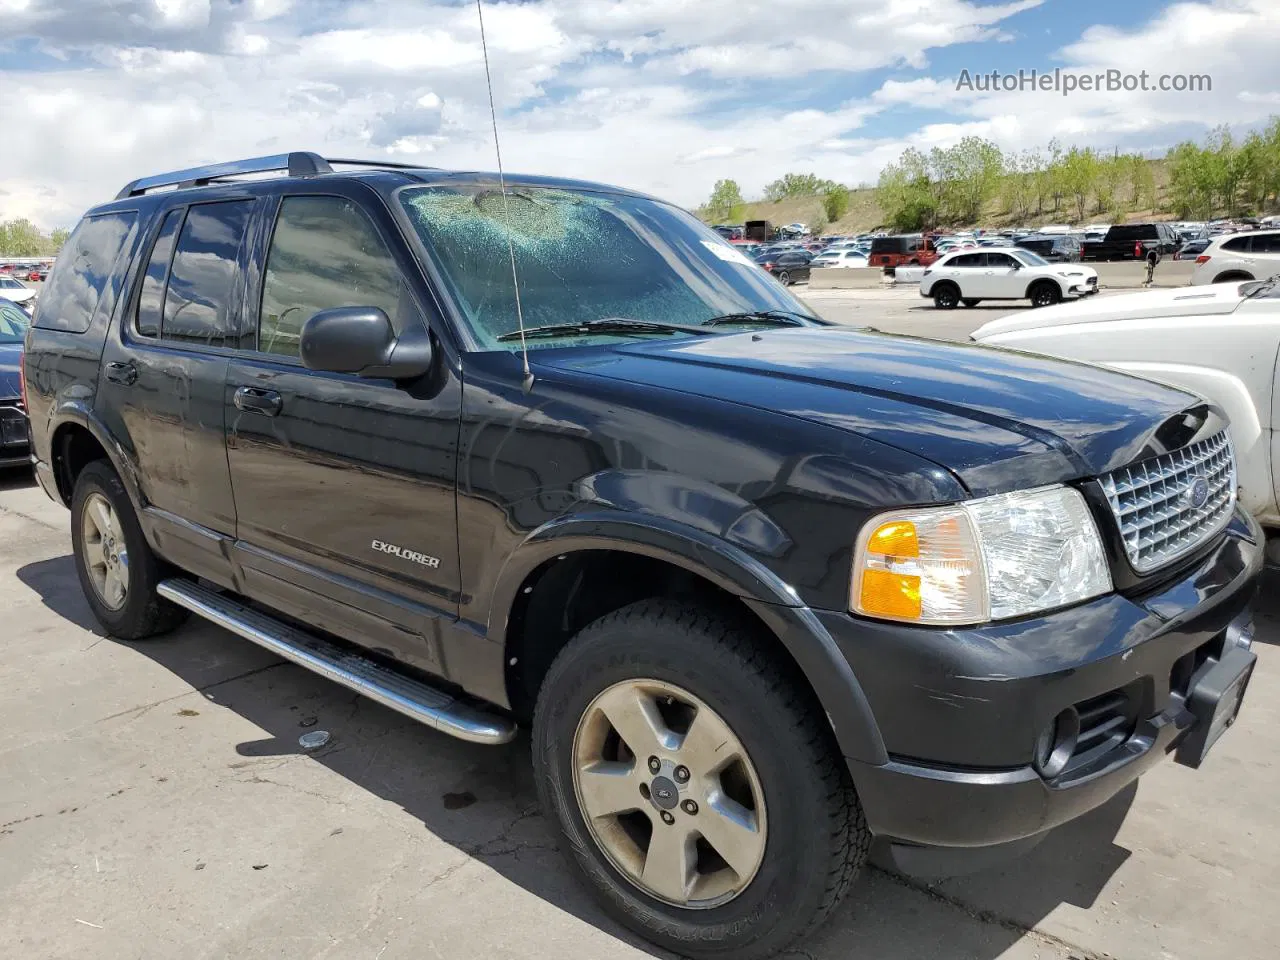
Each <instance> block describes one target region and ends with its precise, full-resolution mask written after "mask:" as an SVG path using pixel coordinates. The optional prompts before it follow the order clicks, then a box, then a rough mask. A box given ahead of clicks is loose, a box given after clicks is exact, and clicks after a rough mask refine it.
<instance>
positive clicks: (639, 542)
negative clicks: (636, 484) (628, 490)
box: [488, 510, 887, 764]
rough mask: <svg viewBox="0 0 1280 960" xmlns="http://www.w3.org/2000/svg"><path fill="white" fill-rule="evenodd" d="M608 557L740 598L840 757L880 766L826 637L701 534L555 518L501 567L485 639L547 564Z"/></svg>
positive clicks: (621, 519)
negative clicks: (787, 663)
mask: <svg viewBox="0 0 1280 960" xmlns="http://www.w3.org/2000/svg"><path fill="white" fill-rule="evenodd" d="M579 550H613V551H624V552H627V553H634V554H638V555H641V556H646V557H652V558H654V559H658V560H663V561H665V562H667V563H671V564H673V565H675V566H678V567H682V568H684V569H686V570H689V571H691V572H692V573H695V574H697V575H698V576H700V577H702V578H704V579H706V580H708V581H710V582H711V583H714V584H715V585H716V586H718V587H720V588H721V589H723V590H725V591H727V592H728V593H731V594H734V595H735V596H737V597H740V598H741V599H742V600H743V602H744V603H745V604H746V605H747V606H748V607H749V608H750V609H751V610H752V611H753V612H754V613H755V614H756V615H757V616H758V617H759V618H760V619H761V621H763V622H764V623H765V625H766V626H767V627H768V628H769V630H770V631H771V632H772V633H773V634H774V636H775V637H776V638H777V639H778V640H779V642H781V643H782V645H783V646H784V647H785V648H786V650H787V652H788V653H790V655H791V657H792V659H794V660H795V662H796V664H797V665H798V666H799V667H800V670H801V672H802V673H803V674H804V676H805V678H806V680H807V681H808V683H809V685H810V687H811V688H812V689H813V691H814V693H815V694H816V695H817V697H818V700H819V702H820V704H821V706H822V708H823V710H824V712H825V713H826V715H827V719H828V721H829V722H830V724H831V726H832V729H833V731H834V733H835V736H836V739H837V742H838V744H839V746H840V749H841V752H842V754H843V755H844V756H846V757H851V758H854V759H857V760H861V761H862V762H864V763H870V764H881V763H885V762H886V761H887V756H886V754H885V749H884V744H883V742H882V741H881V738H880V732H879V729H878V728H877V726H876V723H875V719H874V716H873V714H872V712H871V707H870V705H869V704H868V703H867V699H866V696H865V695H864V694H863V692H862V687H861V686H860V685H859V683H858V680H857V678H856V677H855V676H854V674H853V669H852V668H851V667H850V666H849V663H848V661H847V660H845V658H844V657H843V656H842V655H841V654H840V651H839V648H838V647H837V645H836V643H835V641H834V640H833V639H832V637H831V635H830V634H829V633H828V632H827V631H826V629H825V628H824V627H823V626H822V624H821V622H820V621H819V620H818V618H817V617H816V616H815V615H814V614H813V612H812V611H811V610H810V609H809V608H808V607H806V606H805V605H804V604H803V603H802V601H801V600H800V598H799V596H798V595H797V594H796V591H795V590H794V588H792V587H791V586H790V585H789V584H787V583H786V582H784V581H783V580H782V579H781V578H780V577H778V576H777V574H775V573H774V572H773V571H771V570H770V569H769V568H768V567H766V566H765V565H764V564H762V563H760V561H758V560H756V559H755V558H754V557H752V556H751V555H750V554H748V553H746V552H745V551H743V550H741V549H739V548H738V547H736V546H734V545H733V544H731V543H729V542H727V541H726V540H724V539H721V538H719V537H715V536H712V535H711V534H708V533H706V532H704V531H701V530H698V529H696V528H693V527H689V526H687V525H684V524H680V523H676V522H674V521H672V520H670V519H667V518H665V517H660V516H653V515H649V514H637V513H628V512H622V511H616V510H597V511H591V512H587V513H579V514H574V515H571V516H564V517H559V518H557V519H555V520H552V521H550V522H548V523H546V524H544V525H543V526H541V527H539V528H538V529H537V530H534V531H533V532H532V533H530V534H529V536H528V537H526V538H525V540H524V541H523V542H522V544H521V545H520V546H519V547H518V548H517V549H516V550H515V551H513V552H512V554H511V556H510V557H508V559H507V561H506V563H505V564H504V566H503V570H502V572H501V574H500V575H499V578H498V583H497V587H496V589H495V591H494V597H493V603H492V605H491V607H490V610H491V613H490V623H489V630H488V635H489V638H490V639H491V640H494V641H496V642H499V643H501V642H502V641H503V638H504V637H505V636H506V633H507V621H508V617H509V616H510V611H511V609H512V607H513V606H514V603H515V600H516V597H517V595H518V593H519V591H520V589H521V587H522V586H523V585H524V583H525V581H526V579H527V578H528V576H529V574H531V573H532V572H533V571H534V570H536V569H537V568H538V567H539V566H540V565H541V564H543V563H545V562H546V561H547V560H550V559H552V558H553V557H557V556H561V555H563V554H566V553H573V552H576V551H579Z"/></svg>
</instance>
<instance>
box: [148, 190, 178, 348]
mask: <svg viewBox="0 0 1280 960" xmlns="http://www.w3.org/2000/svg"><path fill="white" fill-rule="evenodd" d="M182 214H183V211H182V210H181V209H178V210H170V211H169V212H168V213H167V214H166V215H165V218H164V223H163V224H161V225H160V233H159V235H158V236H157V237H156V242H155V245H154V246H153V247H152V248H151V257H150V258H149V259H148V260H147V272H146V273H145V274H144V275H143V277H142V292H141V293H140V294H139V295H138V319H137V328H138V333H140V334H142V336H144V337H158V336H160V317H161V315H162V314H163V313H164V281H165V278H166V277H167V276H168V274H169V260H170V258H171V257H172V256H173V240H174V237H175V236H176V235H177V233H178V226H179V225H180V224H181V223H182Z"/></svg>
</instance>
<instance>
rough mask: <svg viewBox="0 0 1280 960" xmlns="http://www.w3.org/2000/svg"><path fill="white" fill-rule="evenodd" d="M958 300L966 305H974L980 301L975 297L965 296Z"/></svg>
mask: <svg viewBox="0 0 1280 960" xmlns="http://www.w3.org/2000/svg"><path fill="white" fill-rule="evenodd" d="M960 302H961V303H963V304H964V305H965V306H966V307H976V306H977V305H978V304H980V303H981V302H982V301H981V300H979V299H978V298H977V297H965V298H964V299H963V300H961V301H960Z"/></svg>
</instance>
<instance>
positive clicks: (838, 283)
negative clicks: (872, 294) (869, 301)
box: [809, 267, 885, 290]
mask: <svg viewBox="0 0 1280 960" xmlns="http://www.w3.org/2000/svg"><path fill="white" fill-rule="evenodd" d="M884 282H885V280H884V275H883V272H882V271H881V270H880V269H879V268H873V267H819V268H818V269H816V270H814V271H813V272H812V273H810V274H809V289H810V290H872V289H874V288H876V287H880V286H883V285H884Z"/></svg>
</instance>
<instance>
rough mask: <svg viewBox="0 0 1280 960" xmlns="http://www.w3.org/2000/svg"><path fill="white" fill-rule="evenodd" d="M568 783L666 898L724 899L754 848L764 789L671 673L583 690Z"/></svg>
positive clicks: (729, 736)
mask: <svg viewBox="0 0 1280 960" xmlns="http://www.w3.org/2000/svg"><path fill="white" fill-rule="evenodd" d="M573 786H574V792H575V794H576V796H577V801H578V807H579V809H580V810H581V812H582V818H583V820H584V821H585V823H586V826H587V830H588V832H589V833H590V835H591V838H592V839H593V840H594V841H595V843H596V845H597V846H598V847H599V848H600V850H601V851H602V852H603V853H604V854H605V856H606V857H608V859H609V861H610V862H611V863H612V864H613V866H614V867H615V868H617V870H618V871H619V872H620V873H621V874H622V875H623V876H624V877H626V878H627V879H628V880H629V881H630V882H631V883H632V884H633V885H635V886H636V887H637V888H639V889H640V890H641V891H643V892H644V893H646V894H648V895H649V896H651V897H654V898H656V899H658V900H661V901H663V902H665V903H668V904H672V905H675V906H679V907H686V908H690V909H709V908H711V907H717V906H720V905H722V904H724V903H727V902H728V901H730V900H732V899H733V898H734V897H736V896H737V895H738V894H740V893H741V892H742V891H743V890H745V889H746V888H747V886H748V885H749V884H750V883H751V881H752V879H753V878H754V877H755V875H756V871H757V870H758V869H759V868H760V863H761V861H762V860H763V859H764V851H765V843H766V839H767V821H766V816H765V804H764V791H763V789H762V788H761V785H760V779H759V777H758V776H757V774H756V771H755V767H754V766H753V765H752V762H751V759H750V757H749V756H748V754H747V751H746V748H745V747H744V746H743V744H742V742H741V741H740V740H739V739H738V737H737V736H736V735H735V734H734V732H733V731H732V730H731V729H730V728H729V725H728V724H727V723H725V721H724V720H723V719H722V718H721V717H720V716H719V715H718V714H717V713H716V712H715V711H714V710H712V709H711V708H710V707H708V706H707V705H706V704H705V703H703V702H702V701H701V700H699V699H698V698H697V697H696V696H694V695H693V694H691V693H689V692H688V691H687V690H683V689H681V688H680V687H677V686H675V685H674V684H670V683H665V682H662V681H658V680H647V679H638V680H625V681H622V682H621V683H616V684H614V685H613V686H611V687H609V688H608V689H607V690H605V691H604V692H602V693H601V694H600V695H599V696H597V697H596V698H595V700H593V701H592V702H591V705H590V706H588V707H587V709H586V711H585V712H584V713H583V715H582V718H581V719H580V720H579V722H578V728H577V731H576V732H575V734H574V739H573Z"/></svg>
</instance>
